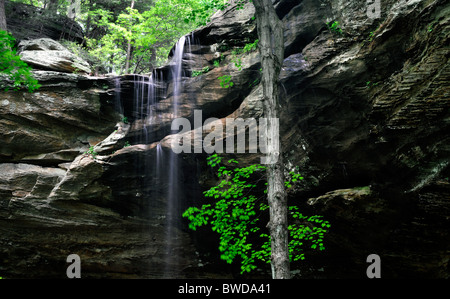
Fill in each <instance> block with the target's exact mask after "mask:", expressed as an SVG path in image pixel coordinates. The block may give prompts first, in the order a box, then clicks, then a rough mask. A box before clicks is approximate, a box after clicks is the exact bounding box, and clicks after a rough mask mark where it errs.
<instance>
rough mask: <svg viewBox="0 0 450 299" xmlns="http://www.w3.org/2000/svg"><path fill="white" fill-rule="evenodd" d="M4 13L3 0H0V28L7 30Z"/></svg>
mask: <svg viewBox="0 0 450 299" xmlns="http://www.w3.org/2000/svg"><path fill="white" fill-rule="evenodd" d="M7 29H8V28H7V26H6V14H5V0H0V30H4V31H7Z"/></svg>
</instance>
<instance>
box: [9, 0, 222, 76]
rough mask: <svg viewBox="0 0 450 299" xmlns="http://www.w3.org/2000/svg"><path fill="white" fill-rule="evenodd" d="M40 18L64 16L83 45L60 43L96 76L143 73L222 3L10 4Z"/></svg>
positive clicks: (97, 0)
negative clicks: (74, 26) (37, 13)
mask: <svg viewBox="0 0 450 299" xmlns="http://www.w3.org/2000/svg"><path fill="white" fill-rule="evenodd" d="M12 2H20V3H24V4H28V5H32V6H35V7H37V8H38V9H40V10H41V11H42V13H43V14H50V15H65V16H67V17H69V18H71V19H74V20H75V21H76V22H77V23H78V24H80V26H81V27H82V28H83V31H84V41H83V42H82V44H77V43H75V42H72V41H63V44H64V45H65V46H66V47H67V48H69V50H71V51H72V52H74V53H75V54H78V55H79V56H81V57H82V58H84V59H85V60H87V61H88V62H89V63H91V65H93V67H94V68H95V69H96V72H98V73H111V72H113V73H117V74H124V73H148V72H150V71H151V70H152V69H153V68H154V67H156V66H160V65H162V64H164V63H165V62H166V60H167V57H168V53H169V51H170V49H171V48H172V46H173V45H174V44H175V43H176V41H177V40H178V39H179V38H180V37H181V36H183V35H185V34H187V33H189V32H191V31H193V30H194V29H195V28H197V27H198V26H200V25H203V24H206V22H207V20H208V18H209V17H210V16H211V15H212V14H213V12H214V11H215V10H217V8H220V7H224V5H225V3H227V0H127V1H119V0H43V1H41V0H12Z"/></svg>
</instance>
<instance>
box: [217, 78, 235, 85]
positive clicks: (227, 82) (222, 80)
mask: <svg viewBox="0 0 450 299" xmlns="http://www.w3.org/2000/svg"><path fill="white" fill-rule="evenodd" d="M218 79H219V81H220V86H221V87H223V88H229V87H233V86H234V82H233V81H231V76H230V75H224V76H220V77H219V78H218Z"/></svg>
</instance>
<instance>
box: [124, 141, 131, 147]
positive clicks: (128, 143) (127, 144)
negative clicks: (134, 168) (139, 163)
mask: <svg viewBox="0 0 450 299" xmlns="http://www.w3.org/2000/svg"><path fill="white" fill-rule="evenodd" d="M129 146H131V144H130V142H129V141H125V144H124V145H123V148H126V147H129Z"/></svg>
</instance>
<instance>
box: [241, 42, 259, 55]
mask: <svg viewBox="0 0 450 299" xmlns="http://www.w3.org/2000/svg"><path fill="white" fill-rule="evenodd" d="M258 42H259V39H257V40H255V41H254V42H253V43H249V44H246V45H245V46H244V50H243V51H244V53H248V52H252V51H256V49H258Z"/></svg>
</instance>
